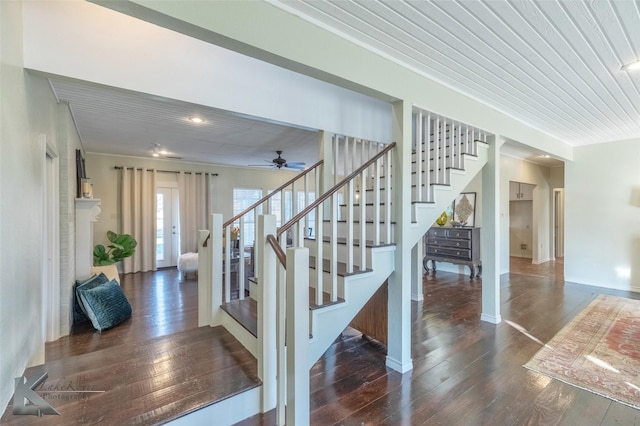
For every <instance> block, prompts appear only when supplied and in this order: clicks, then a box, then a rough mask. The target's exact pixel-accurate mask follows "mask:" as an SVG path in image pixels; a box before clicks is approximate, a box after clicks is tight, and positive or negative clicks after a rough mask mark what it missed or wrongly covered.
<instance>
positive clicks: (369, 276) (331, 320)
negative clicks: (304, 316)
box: [309, 246, 396, 368]
mask: <svg viewBox="0 0 640 426" xmlns="http://www.w3.org/2000/svg"><path fill="white" fill-rule="evenodd" d="M370 250H371V260H372V264H373V265H375V268H374V269H373V271H371V272H367V273H363V274H356V275H350V276H348V277H345V278H344V300H345V301H344V303H338V304H336V305H331V306H326V307H323V308H318V309H314V310H312V311H310V313H309V315H310V323H311V336H312V337H311V339H310V340H309V368H311V367H312V366H313V364H315V363H316V361H318V359H319V358H320V357H321V356H322V354H323V353H324V352H325V351H326V350H327V349H328V348H329V346H331V344H332V343H333V342H334V340H335V339H336V337H337V336H338V334H339V333H341V332H342V330H344V329H345V328H346V327H347V326H348V325H349V323H350V322H351V321H352V320H353V318H354V317H355V316H356V314H357V313H358V312H359V311H360V309H362V307H363V306H364V305H365V304H366V303H367V302H368V301H369V299H371V297H372V296H373V294H374V293H375V292H376V291H377V290H378V288H380V286H381V285H382V284H383V283H384V282H385V280H386V279H387V278H389V275H391V273H392V272H393V270H394V261H395V260H394V259H395V251H396V248H395V246H384V247H374V248H371V249H370Z"/></svg>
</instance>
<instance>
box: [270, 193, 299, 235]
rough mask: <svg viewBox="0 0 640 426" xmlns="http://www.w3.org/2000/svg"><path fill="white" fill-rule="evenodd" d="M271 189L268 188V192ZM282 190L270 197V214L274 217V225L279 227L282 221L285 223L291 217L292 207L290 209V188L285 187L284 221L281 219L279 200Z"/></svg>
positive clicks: (280, 203)
mask: <svg viewBox="0 0 640 426" xmlns="http://www.w3.org/2000/svg"><path fill="white" fill-rule="evenodd" d="M272 192H273V190H269V193H272ZM281 195H282V192H280V193H278V194H276V195H274V196H273V197H271V214H273V215H275V217H276V226H278V227H280V226H282V225H283V224H284V223H286V222H287V221H288V220H289V219H291V218H292V217H293V215H292V209H291V205H292V203H291V190H290V189H286V190H285V191H284V222H283V221H282V202H281Z"/></svg>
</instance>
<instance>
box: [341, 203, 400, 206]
mask: <svg viewBox="0 0 640 426" xmlns="http://www.w3.org/2000/svg"><path fill="white" fill-rule="evenodd" d="M347 205H348V204H340V207H347ZM364 205H365V206H373V205H374V204H373V203H364ZM380 205H381V206H384V205H385V204H384V203H380ZM391 205H393V203H391ZM353 207H360V203H356V204H354V205H353Z"/></svg>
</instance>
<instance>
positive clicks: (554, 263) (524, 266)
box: [509, 256, 564, 281]
mask: <svg viewBox="0 0 640 426" xmlns="http://www.w3.org/2000/svg"><path fill="white" fill-rule="evenodd" d="M509 270H510V271H511V273H512V274H524V275H532V276H536V277H546V278H555V279H556V280H558V281H563V280H564V258H563V257H559V258H557V259H554V260H550V261H548V262H544V263H538V264H534V263H531V259H530V258H526V257H515V256H511V257H510V258H509Z"/></svg>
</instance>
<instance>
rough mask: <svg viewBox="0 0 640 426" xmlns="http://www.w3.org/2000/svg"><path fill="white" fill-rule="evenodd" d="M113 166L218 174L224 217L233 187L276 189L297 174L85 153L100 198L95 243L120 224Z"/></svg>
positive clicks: (217, 203) (216, 205)
mask: <svg viewBox="0 0 640 426" xmlns="http://www.w3.org/2000/svg"><path fill="white" fill-rule="evenodd" d="M115 166H126V167H134V166H135V167H146V168H155V169H157V170H170V171H185V172H186V171H190V172H209V173H218V176H217V177H214V178H213V194H214V198H213V211H214V212H215V213H222V214H223V217H224V220H227V219H230V218H231V217H232V216H233V204H232V202H233V188H261V189H262V193H263V195H266V194H267V191H268V190H270V189H276V188H277V187H279V186H280V185H282V184H283V183H285V182H286V181H288V180H289V179H291V178H292V177H294V176H295V175H296V173H295V172H290V171H285V170H269V169H266V170H265V169H258V168H246V167H226V166H209V165H204V164H194V163H186V162H180V161H167V160H157V159H153V158H148V159H147V158H135V157H122V156H113V155H100V154H87V156H86V170H87V175H88V176H89V177H90V178H91V182H92V183H93V194H94V197H95V198H100V201H101V206H100V208H101V213H100V217H99V219H98V221H97V222H96V223H94V224H93V242H94V244H105V243H106V242H107V241H106V233H107V231H109V230H111V231H118V229H119V226H120V220H119V208H120V207H119V202H118V173H117V170H116V169H115ZM160 179H167V180H169V181H171V180H175V174H173V175H172V174H165V173H159V174H158V180H160ZM312 181H313V180H312Z"/></svg>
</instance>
